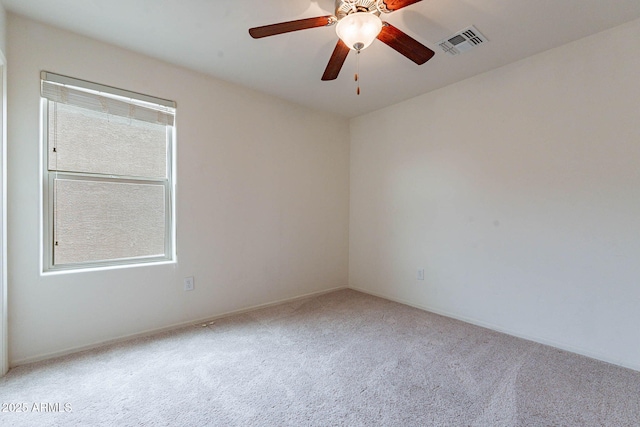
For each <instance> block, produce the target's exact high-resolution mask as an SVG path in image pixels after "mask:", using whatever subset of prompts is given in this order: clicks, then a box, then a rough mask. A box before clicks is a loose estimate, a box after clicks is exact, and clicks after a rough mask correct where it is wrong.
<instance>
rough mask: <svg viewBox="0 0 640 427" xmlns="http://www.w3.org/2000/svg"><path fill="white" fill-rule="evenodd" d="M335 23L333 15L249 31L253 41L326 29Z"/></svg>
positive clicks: (265, 26)
mask: <svg viewBox="0 0 640 427" xmlns="http://www.w3.org/2000/svg"><path fill="white" fill-rule="evenodd" d="M335 23H336V17H335V16H333V15H327V16H318V17H315V18H306V19H298V20H296V21H288V22H280V23H279V24H271V25H264V26H262V27H255V28H251V29H250V30H249V34H251V37H253V38H254V39H260V38H262V37H269V36H275V35H277V34H284V33H290V32H292V31H299V30H306V29H309V28H316V27H326V26H328V25H333V24H335Z"/></svg>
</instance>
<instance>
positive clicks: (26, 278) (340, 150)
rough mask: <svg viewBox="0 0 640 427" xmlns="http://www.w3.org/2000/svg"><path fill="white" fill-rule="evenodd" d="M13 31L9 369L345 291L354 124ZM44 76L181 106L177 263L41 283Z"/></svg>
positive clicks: (64, 38) (87, 45)
mask: <svg viewBox="0 0 640 427" xmlns="http://www.w3.org/2000/svg"><path fill="white" fill-rule="evenodd" d="M8 24H9V31H8V40H9V52H8V56H9V61H10V63H11V68H10V70H9V76H8V77H9V106H8V108H9V111H11V114H10V117H9V120H10V121H9V136H8V141H9V146H8V162H9V165H8V173H9V177H8V179H9V188H8V197H9V200H8V209H9V212H8V221H9V226H8V228H9V236H8V238H9V257H8V262H9V269H8V271H9V306H10V313H9V316H10V318H9V320H10V330H9V336H10V359H11V363H12V364H18V363H22V362H25V361H29V360H34V359H37V358H40V357H43V356H47V355H51V354H56V353H59V352H65V351H67V350H70V349H74V348H80V347H83V346H87V345H92V344H94V343H98V342H103V341H106V340H110V339H114V338H118V337H123V336H127V335H130V334H136V333H140V332H143V331H149V330H155V329H158V328H163V327H167V326H170V325H175V324H180V323H184V322H190V321H194V320H196V319H202V318H206V317H211V316H215V315H219V314H222V313H226V312H230V311H233V310H238V309H243V308H247V307H251V306H255V305H259V304H264V303H270V302H275V301H278V300H282V299H287V298H292V297H296V296H300V295H304V294H308V293H313V292H318V291H323V290H328V289H332V288H336V287H342V286H346V285H347V280H348V270H347V269H348V208H349V206H348V203H349V202H348V197H349V181H348V180H349V171H348V168H349V139H348V138H349V128H348V122H347V121H346V120H344V119H341V118H337V117H334V116H330V115H327V114H323V113H319V112H315V111H311V110H308V109H305V108H302V107H300V106H297V105H293V104H290V103H287V102H284V101H281V100H278V99H276V98H273V97H269V96H266V95H262V94H260V93H257V92H253V91H251V90H248V89H244V88H241V87H237V86H233V85H230V84H227V83H224V82H221V81H218V80H215V79H212V78H209V77H205V76H203V75H200V74H197V73H194V72H191V71H187V70H185V69H182V68H179V67H176V66H172V65H169V64H166V63H162V62H159V61H157V60H153V59H150V58H147V57H143V56H141V55H138V54H135V53H132V52H129V51H126V50H122V49H119V48H116V47H113V46H110V45H107V44H103V43H99V42H97V41H94V40H91V39H88V38H85V37H81V36H78V35H74V34H71V33H68V32H65V31H61V30H57V29H53V28H51V27H47V26H44V25H41V24H38V23H35V22H33V21H30V20H26V19H24V18H21V17H17V16H14V15H9V23H8ZM41 70H47V71H51V72H55V73H59V74H64V75H69V76H72V77H77V78H81V79H86V80H90V81H95V82H97V83H102V84H106V85H111V86H116V87H121V88H123V89H128V90H132V91H136V92H141V93H147V94H151V95H154V96H158V97H162V98H168V99H172V100H175V101H177V104H178V112H177V129H178V130H177V144H178V145H177V147H178V148H177V163H178V177H177V230H178V246H177V251H178V263H177V264H174V265H161V266H146V267H136V268H126V269H116V270H105V271H98V272H83V273H71V274H57V275H44V276H43V275H41V268H40V261H39V258H40V256H39V254H40V246H41V243H40V242H41V240H40V231H39V229H40V212H41V208H40V188H39V185H40V182H39V179H40V169H39V158H40V143H39V131H38V123H39V118H38V117H39V83H40V82H39V73H40V71H41ZM192 275H193V276H195V287H196V289H195V291H193V292H184V291H183V284H182V280H183V278H184V277H186V276H192Z"/></svg>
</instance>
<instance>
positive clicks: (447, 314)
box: [349, 286, 640, 372]
mask: <svg viewBox="0 0 640 427" xmlns="http://www.w3.org/2000/svg"><path fill="white" fill-rule="evenodd" d="M349 289H353V290H354V291H358V292H362V293H364V294H369V295H373V296H376V297H379V298H384V299H386V300H389V301H394V302H397V303H400V304H404V305H408V306H410V307H415V308H418V309H420V310H424V311H428V312H430V313H435V314H439V315H441V316H445V317H450V318H452V319H456V320H460V321H462V322H465V323H470V324H472V325H476V326H481V327H483V328H487V329H491V330H492V331H496V332H500V333H503V334H506V335H511V336H513V337H517V338H521V339H525V340H527V341H533V342H536V343H538V344H544V345H548V346H550V347H554V348H557V349H560V350H564V351H568V352H571V353H575V354H579V355H581V356H586V357H589V358H591V359H596V360H600V361H602V362H606V363H610V364H612V365H617V366H621V367H623V368H627V369H633V370H634V371H639V372H640V365H635V364H632V363H626V362H623V361H620V360H617V359H612V358H610V357H607V356H604V355H602V354H599V353H596V352H592V351H589V350H586V349H583V348H580V347H575V346H571V345H566V344H564V343H561V342H557V341H554V340H549V339H546V338H543V337H538V336H533V335H528V334H522V333H519V332H517V331H512V330H509V329H505V328H503V327H501V326H498V325H494V324H492V323H488V322H484V321H482V320H478V319H474V318H471V317H467V316H464V315H460V314H458V313H453V312H448V311H446V310H440V309H437V308H434V307H430V306H427V305H421V304H416V303H413V302H411V301H406V300H403V299H402V298H394V297H391V296H389V295H386V294H382V293H377V292H372V291H369V290H367V289H362V288H358V287H355V286H350V287H349Z"/></svg>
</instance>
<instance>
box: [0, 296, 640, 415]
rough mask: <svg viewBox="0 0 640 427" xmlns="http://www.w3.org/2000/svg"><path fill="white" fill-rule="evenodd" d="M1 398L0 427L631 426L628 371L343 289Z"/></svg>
mask: <svg viewBox="0 0 640 427" xmlns="http://www.w3.org/2000/svg"><path fill="white" fill-rule="evenodd" d="M0 396H1V399H0V400H1V403H2V404H3V408H2V409H3V410H7V409H10V408H9V407H8V406H7V405H10V404H14V406H13V409H14V410H15V409H16V407H17V405H22V404H24V406H21V407H22V408H23V409H25V408H26V412H23V413H16V412H2V413H0V424H1V425H2V426H49V425H60V426H142V425H144V426H378V425H379V426H639V425H640V372H636V371H632V370H628V369H623V368H620V367H616V366H613V365H609V364H606V363H602V362H599V361H595V360H592V359H588V358H585V357H581V356H577V355H575V354H570V353H567V352H564V351H560V350H556V349H553V348H550V347H546V346H543V345H540V344H535V343H532V342H528V341H524V340H521V339H518V338H514V337H510V336H507V335H503V334H500V333H497V332H492V331H489V330H486V329H483V328H479V327H476V326H472V325H468V324H465V323H462V322H459V321H455V320H451V319H448V318H445V317H442V316H438V315H434V314H430V313H426V312H423V311H420V310H417V309H414V308H410V307H407V306H403V305H400V304H396V303H393V302H389V301H386V300H383V299H380V298H375V297H371V296H368V295H364V294H362V293H358V292H355V291H351V290H345V291H338V292H333V293H330V294H326V295H323V296H319V297H315V298H309V299H306V300H302V301H297V302H294V303H288V304H283V305H280V306H277V307H272V308H268V309H263V310H260V311H254V312H251V313H248V314H242V315H237V316H233V317H229V318H226V319H223V320H218V321H216V322H215V324H213V325H210V326H208V327H206V328H202V327H190V328H183V329H180V330H176V331H173V332H171V333H165V334H161V335H157V336H154V337H151V338H146V339H139V340H135V341H131V342H127V343H121V344H117V345H112V346H108V347H104V348H101V349H98V350H92V351H87V352H84V353H80V354H76V355H72V356H67V357H64V358H60V359H57V360H51V361H47V362H43V363H37V364H32V365H29V366H22V367H18V368H16V369H13V370H12V371H10V373H9V374H8V376H6V377H5V378H3V379H0ZM34 404H35V406H34ZM42 404H44V406H43V405H42ZM65 404H66V406H65ZM34 407H35V408H36V409H39V410H40V411H34ZM67 411H69V412H67Z"/></svg>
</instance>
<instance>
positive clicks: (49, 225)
mask: <svg viewBox="0 0 640 427" xmlns="http://www.w3.org/2000/svg"><path fill="white" fill-rule="evenodd" d="M51 77H53V78H54V79H55V80H56V81H58V82H61V83H62V84H68V85H72V86H76V87H81V88H84V89H89V90H93V91H98V92H101V93H104V94H107V95H112V96H115V97H117V98H122V97H125V98H130V99H135V100H138V101H143V102H153V103H156V104H158V105H164V106H168V105H171V106H172V107H171V108H173V116H174V123H173V124H172V125H169V124H167V125H166V132H167V135H166V138H167V139H166V141H167V142H166V145H165V149H166V169H167V170H166V174H165V178H151V177H139V176H125V175H109V174H101V173H86V172H73V171H56V170H49V155H50V152H49V103H50V102H55V101H52V100H49V99H47V98H45V97H44V96H43V95H42V93H41V94H40V118H41V120H40V144H41V145H40V147H41V157H40V163H41V168H40V170H41V173H42V176H41V178H42V179H41V195H42V197H41V201H42V206H41V210H40V211H41V214H42V221H41V224H42V228H41V231H42V232H41V237H42V246H41V261H42V269H41V271H42V272H43V274H44V273H52V272H64V271H83V270H87V269H96V268H114V267H116V268H117V267H131V266H136V265H150V264H158V263H167V262H169V263H172V262H176V226H175V187H176V179H175V178H176V164H175V161H174V159H175V150H176V148H175V146H176V144H175V135H176V124H175V116H176V104H175V102H174V101H168V100H164V99H160V98H155V97H152V96H149V95H143V94H139V93H136V92H131V91H127V90H124V89H118V88H113V87H111V86H105V85H101V84H97V83H93V82H87V81H85V80H80V79H76V78H72V77H66V76H61V75H58V74H53V73H49V72H46V71H43V72H42V73H41V79H40V82H41V83H42V81H43V80H48V81H52V79H51ZM158 101H160V102H161V103H162V104H161V103H160V102H158ZM56 179H68V180H80V181H86V182H113V183H123V184H126V183H134V184H152V185H162V186H163V187H164V192H165V227H164V242H165V248H164V255H161V256H151V255H150V256H137V257H129V258H119V259H109V260H101V261H88V262H75V263H66V264H57V265H56V264H55V263H54V245H55V216H54V213H55V180H56Z"/></svg>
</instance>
